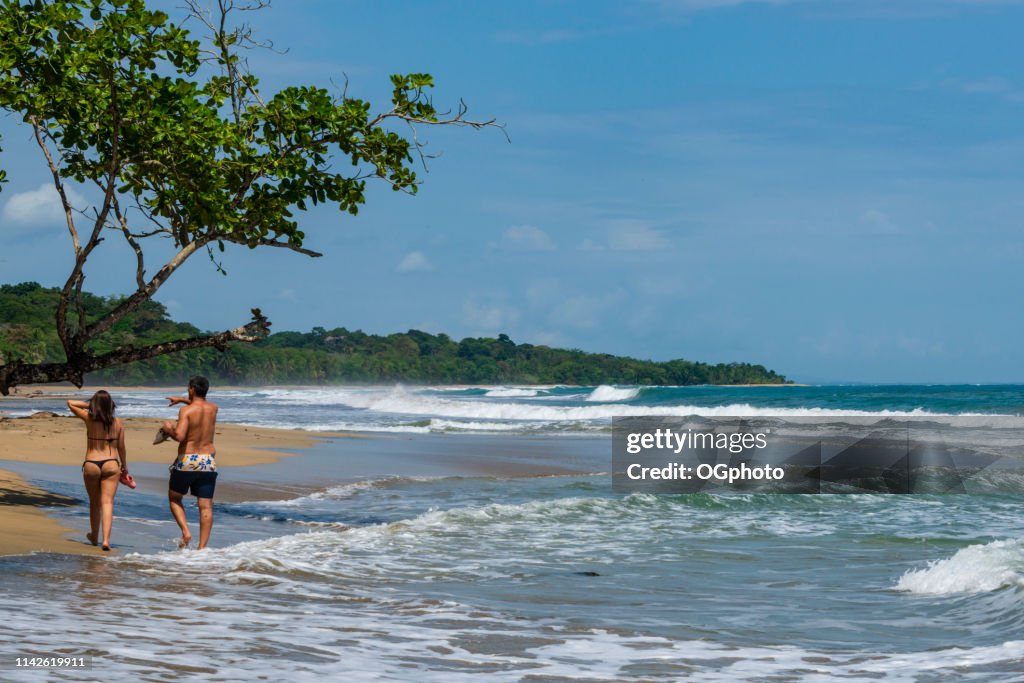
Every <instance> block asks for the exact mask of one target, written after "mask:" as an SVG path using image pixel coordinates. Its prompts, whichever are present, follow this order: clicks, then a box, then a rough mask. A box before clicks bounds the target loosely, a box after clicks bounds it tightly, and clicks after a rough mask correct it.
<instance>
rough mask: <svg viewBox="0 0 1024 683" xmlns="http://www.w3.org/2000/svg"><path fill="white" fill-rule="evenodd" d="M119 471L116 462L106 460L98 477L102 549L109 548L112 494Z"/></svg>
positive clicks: (115, 491)
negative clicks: (101, 473) (100, 476)
mask: <svg viewBox="0 0 1024 683" xmlns="http://www.w3.org/2000/svg"><path fill="white" fill-rule="evenodd" d="M120 472H121V468H120V467H118V465H117V462H108V463H106V464H105V465H104V466H103V476H102V478H101V479H100V513H101V518H102V520H103V549H104V550H110V527H111V526H113V524H114V494H115V493H117V483H118V478H119V475H120Z"/></svg>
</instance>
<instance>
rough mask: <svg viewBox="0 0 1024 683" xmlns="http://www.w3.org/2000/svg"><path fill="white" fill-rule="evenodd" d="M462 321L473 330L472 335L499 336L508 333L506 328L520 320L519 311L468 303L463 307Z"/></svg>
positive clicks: (504, 307)
mask: <svg viewBox="0 0 1024 683" xmlns="http://www.w3.org/2000/svg"><path fill="white" fill-rule="evenodd" d="M462 320H463V322H465V323H466V324H467V325H468V326H469V327H470V328H472V330H473V331H472V332H471V334H476V335H490V334H497V333H498V332H507V331H508V330H506V329H505V328H506V327H507V326H509V325H511V324H513V323H515V322H516V321H518V320H519V311H517V310H516V309H514V308H509V307H506V306H498V305H484V304H478V303H476V302H473V301H467V302H466V303H465V304H463V305H462Z"/></svg>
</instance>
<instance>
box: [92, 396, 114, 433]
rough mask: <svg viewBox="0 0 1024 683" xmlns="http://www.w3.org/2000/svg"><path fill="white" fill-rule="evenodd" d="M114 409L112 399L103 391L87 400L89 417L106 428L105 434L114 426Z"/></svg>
mask: <svg viewBox="0 0 1024 683" xmlns="http://www.w3.org/2000/svg"><path fill="white" fill-rule="evenodd" d="M116 408H117V405H115V404H114V399H112V398H111V397H110V394H109V393H107V392H106V391H104V390H103V389H100V390H99V391H97V392H96V393H95V394H93V395H92V398H91V399H89V417H90V418H92V419H93V420H95V421H96V422H99V423H101V424H102V425H103V426H104V427H105V428H106V431H107V433H109V432H110V430H111V429H112V428H113V426H114V410H115V409H116Z"/></svg>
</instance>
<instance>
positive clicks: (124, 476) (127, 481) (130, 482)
mask: <svg viewBox="0 0 1024 683" xmlns="http://www.w3.org/2000/svg"><path fill="white" fill-rule="evenodd" d="M121 483H122V484H124V485H125V486H127V487H128V488H130V489H133V488H135V487H136V486H138V484H136V483H135V477H133V476H132V475H130V474H128V470H121Z"/></svg>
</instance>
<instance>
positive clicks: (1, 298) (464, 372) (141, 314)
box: [0, 283, 786, 385]
mask: <svg viewBox="0 0 1024 683" xmlns="http://www.w3.org/2000/svg"><path fill="white" fill-rule="evenodd" d="M59 298H60V290H59V289H57V288H53V289H46V288H43V287H41V286H40V285H38V284H36V283H22V284H18V285H0V363H5V362H6V363H10V362H13V361H16V360H22V361H25V362H32V363H43V362H59V361H62V360H63V349H62V346H61V343H60V340H59V339H58V338H57V334H56V332H55V330H54V326H53V317H54V315H55V312H56V309H57V303H58V300H59ZM83 300H84V302H85V313H86V317H89V316H91V315H97V314H100V312H102V311H104V310H108V309H109V308H110V307H111V306H116V305H117V304H118V300H116V299H107V298H103V297H98V296H94V295H92V294H89V293H87V292H84V293H83ZM199 332H200V331H199V330H198V329H197V328H195V327H194V326H192V325H189V324H187V323H176V322H173V321H171V320H170V319H168V317H167V310H166V309H165V308H164V306H163V305H162V304H159V303H157V302H154V301H147V302H145V303H143V304H142V305H141V306H139V308H138V309H136V310H135V311H134V312H132V313H131V314H130V315H128V316H126V317H125V318H123V319H122V320H121V321H120V322H118V324H117V325H115V326H114V327H112V328H111V329H110V330H109V331H108V332H106V333H105V334H104V335H103V336H102V337H100V338H99V339H97V340H96V342H95V345H96V347H95V348H96V351H97V352H98V353H106V352H108V351H111V350H114V349H115V348H122V347H126V346H134V345H140V344H146V345H148V344H156V343H161V342H166V341H172V340H176V339H181V338H187V337H194V336H195V335H196V334H198V333H199ZM196 373H200V374H204V375H207V376H209V377H210V378H211V379H213V380H214V381H216V382H218V383H230V384H289V383H295V384H327V383H376V382H396V381H402V382H414V383H424V384H501V383H515V384H586V385H596V384H654V385H658V384H661V385H681V384H767V383H781V382H785V381H786V378H785V377H783V376H782V375H779V374H776V373H775V372H773V371H771V370H766V369H765V368H764V367H763V366H761V365H751V364H749V363H728V364H724V363H720V364H718V365H709V364H707V363H697V362H692V361H688V360H672V361H668V362H665V363H654V362H651V361H643V360H637V359H635V358H623V357H620V356H611V355H608V354H603V353H585V352H583V351H580V350H577V349H573V350H565V349H552V348H549V347H547V346H534V345H533V344H516V343H515V342H513V341H512V340H511V339H509V337H508V336H507V335H504V334H501V335H498V337H497V339H492V338H466V339H463V340H462V341H455V340H453V339H451V338H449V337H448V336H447V335H444V334H438V335H433V334H428V333H426V332H421V331H419V330H409V331H408V332H405V333H398V334H390V335H387V336H380V335H374V334H366V333H364V332H361V331H358V330H356V331H354V332H353V331H349V330H347V329H345V328H343V327H339V328H335V329H333V330H327V329H324V328H322V327H315V328H313V330H312V331H311V332H307V333H302V332H278V333H276V334H272V335H270V336H269V337H267V338H266V339H264V340H262V341H260V342H257V343H255V344H245V343H236V344H231V345H229V346H228V349H227V351H225V352H224V353H220V352H218V351H215V350H213V349H208V348H207V349H196V350H192V351H185V352H182V353H177V354H170V355H163V356H159V357H157V358H153V359H150V360H145V361H140V362H136V363H130V364H128V365H123V366H119V367H116V368H110V369H107V370H103V371H101V372H99V373H94V374H92V375H90V376H89V380H90V381H91V382H99V383H109V384H168V383H169V384H180V383H181V382H183V381H184V380H185V379H186V378H187V377H188V376H189V375H192V374H196Z"/></svg>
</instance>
